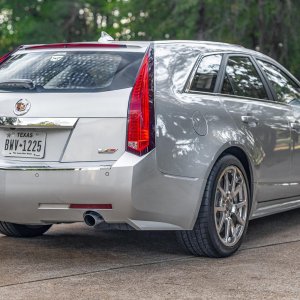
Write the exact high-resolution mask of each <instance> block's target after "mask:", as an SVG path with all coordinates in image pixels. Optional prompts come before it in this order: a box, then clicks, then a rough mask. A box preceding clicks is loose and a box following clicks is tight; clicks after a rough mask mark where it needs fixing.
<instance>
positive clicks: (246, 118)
mask: <svg viewBox="0 0 300 300" xmlns="http://www.w3.org/2000/svg"><path fill="white" fill-rule="evenodd" d="M241 119H242V122H243V123H245V124H248V125H249V126H251V127H255V126H256V125H257V124H258V119H257V118H256V117H254V116H251V115H247V116H241Z"/></svg>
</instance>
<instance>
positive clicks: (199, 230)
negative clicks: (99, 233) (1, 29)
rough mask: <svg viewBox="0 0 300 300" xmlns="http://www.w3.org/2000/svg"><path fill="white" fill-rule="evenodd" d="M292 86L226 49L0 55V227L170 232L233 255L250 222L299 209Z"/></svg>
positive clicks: (85, 49)
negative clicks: (80, 224) (85, 226)
mask: <svg viewBox="0 0 300 300" xmlns="http://www.w3.org/2000/svg"><path fill="white" fill-rule="evenodd" d="M299 87H300V84H299V81H298V80H297V79H296V78H295V77H294V76H293V75H291V74H290V73H289V72H288V71H287V70H286V69H284V68H283V67H282V66H281V65H279V64H278V63H277V62H276V61H274V60H273V59H271V58H269V57H267V56H265V55H263V54H261V53H258V52H255V51H251V50H248V49H245V48H243V47H240V46H235V45H229V44H222V43H212V42H196V41H195V42H193V41H167V42H165V41H162V42H151V43H149V42H105V43H104V42H97V43H96V42H92V43H63V44H51V45H28V46H21V47H19V48H18V49H17V50H15V51H14V52H12V53H10V54H8V55H6V56H4V57H2V58H1V60H0V221H1V222H0V232H1V233H3V234H5V235H8V236H13V237H33V236H38V235H41V234H43V233H44V232H46V231H47V230H48V229H49V228H50V226H51V225H52V224H59V223H71V222H78V221H79V222H80V221H85V222H86V224H88V225H90V226H99V227H101V226H103V225H105V226H110V227H111V228H119V229H136V230H175V231H177V235H178V239H179V241H180V242H181V244H182V246H183V247H184V248H185V249H186V250H188V251H189V252H190V253H192V254H195V255H204V256H210V257H224V256H229V255H231V254H233V253H234V252H235V251H236V250H237V249H238V248H239V246H240V245H241V243H242V240H243V238H244V236H245V233H246V229H247V225H248V222H249V220H250V219H253V218H258V217H262V216H266V215H270V214H274V213H279V212H282V211H286V210H289V209H293V208H297V207H300V168H299V165H300V138H299V137H300V88H299Z"/></svg>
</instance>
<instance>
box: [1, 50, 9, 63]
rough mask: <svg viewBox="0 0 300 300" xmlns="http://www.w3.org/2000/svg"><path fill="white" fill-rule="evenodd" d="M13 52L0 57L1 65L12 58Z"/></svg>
mask: <svg viewBox="0 0 300 300" xmlns="http://www.w3.org/2000/svg"><path fill="white" fill-rule="evenodd" d="M10 54H11V52H9V53H7V54H5V55H3V56H1V57H0V65H1V64H2V63H3V62H4V61H5V60H6V59H7V58H8V57H9V56H10Z"/></svg>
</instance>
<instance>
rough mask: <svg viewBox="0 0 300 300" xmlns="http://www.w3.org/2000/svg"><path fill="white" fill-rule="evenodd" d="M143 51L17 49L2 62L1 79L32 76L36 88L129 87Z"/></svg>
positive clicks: (91, 89) (68, 89) (68, 90)
mask: <svg viewBox="0 0 300 300" xmlns="http://www.w3.org/2000/svg"><path fill="white" fill-rule="evenodd" d="M143 55H144V54H143V53H133V52H131V53H130V52H111V51H107V52H105V51H101V52H100V51H66V52H64V51H53V52H52V51H50V52H29V53H20V54H18V53H16V54H15V55H13V56H12V57H11V58H9V59H8V60H7V61H5V62H4V63H3V64H2V65H0V83H1V82H9V81H13V80H31V81H32V82H33V83H34V85H35V89H34V90H35V91H37V92H48V91H65V92H80V91H84V92H86V91H110V90H116V89H124V88H130V87H132V86H133V84H134V80H135V77H136V75H137V71H138V69H139V66H140V64H141V60H142V58H143ZM1 89H5V88H2V87H1ZM10 89H11V88H10ZM31 91H32V90H31Z"/></svg>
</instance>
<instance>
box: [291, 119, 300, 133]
mask: <svg viewBox="0 0 300 300" xmlns="http://www.w3.org/2000/svg"><path fill="white" fill-rule="evenodd" d="M291 127H292V129H295V130H296V131H300V123H299V122H298V121H295V122H292V123H291Z"/></svg>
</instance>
